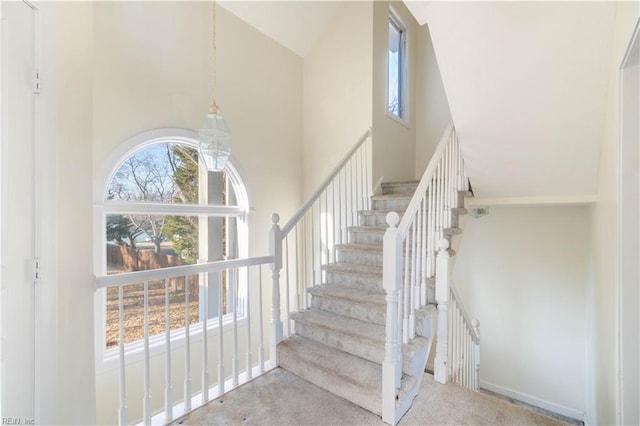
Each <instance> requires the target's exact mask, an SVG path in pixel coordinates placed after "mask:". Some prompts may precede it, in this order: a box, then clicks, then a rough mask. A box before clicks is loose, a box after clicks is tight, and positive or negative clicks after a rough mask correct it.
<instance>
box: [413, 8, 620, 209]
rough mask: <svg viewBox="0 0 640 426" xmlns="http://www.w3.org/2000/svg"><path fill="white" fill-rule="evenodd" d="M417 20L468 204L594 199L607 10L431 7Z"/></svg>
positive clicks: (609, 35) (610, 12)
mask: <svg viewBox="0 0 640 426" xmlns="http://www.w3.org/2000/svg"><path fill="white" fill-rule="evenodd" d="M421 11H422V12H423V13H424V15H423V16H422V17H421V18H423V19H424V18H426V21H427V23H428V25H429V30H430V32H431V37H432V40H433V45H434V49H435V52H436V57H437V60H438V64H439V67H440V71H441V74H442V78H443V82H444V86H445V90H446V94H447V98H448V100H449V106H450V108H451V113H452V115H453V118H454V121H455V124H456V127H457V129H458V132H459V137H460V142H461V147H462V149H463V154H464V156H465V158H466V160H467V165H468V169H469V174H470V177H471V179H472V184H473V186H474V190H475V191H476V196H479V197H487V198H511V197H542V198H544V197H547V198H549V199H553V198H555V199H562V198H567V199H568V198H571V197H573V198H574V199H575V197H579V196H585V198H586V197H588V196H593V195H595V194H596V193H597V182H598V166H599V155H600V143H601V140H602V137H603V130H604V120H605V107H606V103H607V91H608V85H609V84H608V83H609V71H610V68H609V67H610V60H611V44H612V40H613V29H614V21H615V12H616V6H615V4H613V3H605V2H557V3H554V2H482V3H481V2H470V3H449V2H447V3H445V2H431V3H429V4H427V5H426V6H425V7H423V8H422V9H421Z"/></svg>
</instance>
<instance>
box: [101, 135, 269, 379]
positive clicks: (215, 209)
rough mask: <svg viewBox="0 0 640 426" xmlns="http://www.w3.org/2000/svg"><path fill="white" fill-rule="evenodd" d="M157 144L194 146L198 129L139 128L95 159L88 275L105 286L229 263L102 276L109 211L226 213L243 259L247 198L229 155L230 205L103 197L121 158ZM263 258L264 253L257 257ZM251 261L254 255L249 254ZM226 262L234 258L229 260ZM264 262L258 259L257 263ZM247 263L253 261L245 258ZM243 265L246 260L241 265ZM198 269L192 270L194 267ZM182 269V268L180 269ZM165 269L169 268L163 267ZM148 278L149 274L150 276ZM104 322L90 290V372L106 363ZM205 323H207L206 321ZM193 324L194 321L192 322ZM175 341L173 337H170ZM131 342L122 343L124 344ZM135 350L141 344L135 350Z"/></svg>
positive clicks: (247, 235) (246, 239)
mask: <svg viewBox="0 0 640 426" xmlns="http://www.w3.org/2000/svg"><path fill="white" fill-rule="evenodd" d="M162 143H177V144H183V145H187V146H190V147H192V148H195V149H198V134H197V133H196V132H194V131H191V130H188V129H180V128H161V129H154V130H149V131H146V132H142V133H139V134H137V135H134V136H133V137H131V138H129V139H127V140H126V141H125V142H123V143H122V144H120V145H118V146H117V147H116V148H115V149H114V150H113V151H112V152H111V153H110V154H109V155H108V156H107V158H106V159H105V160H104V161H103V162H101V164H100V166H99V168H98V172H97V173H96V175H95V177H94V182H93V189H94V190H93V194H94V200H93V201H94V202H93V204H94V209H93V214H94V220H93V223H94V229H93V232H94V241H95V244H98V245H99V247H94V259H93V266H94V274H95V276H96V277H98V278H97V279H96V285H97V286H98V287H100V286H108V285H109V284H112V283H116V282H120V281H123V280H124V281H126V282H131V279H132V277H146V276H156V275H166V274H167V272H168V270H176V271H178V270H179V271H180V273H187V274H188V271H190V270H191V269H194V268H195V269H198V268H200V269H202V268H205V269H206V268H207V266H211V265H212V264H213V263H226V265H227V266H228V267H229V265H231V264H229V261H226V262H210V263H207V264H200V265H187V266H182V267H176V268H177V269H176V268H163V269H162V270H151V271H138V272H132V273H124V274H119V275H113V276H106V244H105V243H106V241H105V234H104V230H105V227H106V215H107V214H109V213H119V212H129V213H132V212H133V213H151V214H176V215H183V216H186V215H188V216H198V215H205V216H227V217H228V216H232V217H237V218H238V223H237V229H238V249H239V252H238V255H239V257H240V259H239V260H238V261H239V262H244V263H246V262H247V259H246V258H247V257H248V253H249V248H248V245H249V239H250V236H251V234H252V232H251V229H250V228H249V225H250V224H249V211H250V209H249V197H248V194H247V188H246V186H245V184H244V182H243V181H242V178H241V176H240V174H239V173H238V170H237V167H236V165H235V161H234V160H233V159H232V158H230V159H229V161H228V162H227V166H226V167H225V172H226V173H227V177H228V178H229V179H230V181H231V184H232V186H233V188H234V191H235V195H236V201H237V205H236V206H217V205H211V206H209V205H195V204H194V205H184V204H168V203H167V204H162V203H145V202H127V201H112V200H107V199H106V194H107V188H108V187H109V184H110V183H111V180H112V179H113V176H114V174H115V173H116V171H117V170H118V168H119V167H120V165H121V164H122V161H124V160H125V159H126V158H127V157H129V156H130V155H133V154H134V153H136V152H139V151H141V150H143V149H145V148H147V147H149V146H152V145H157V144H162ZM259 259H262V260H264V259H266V258H259ZM252 260H255V259H252ZM231 262H232V263H233V262H234V261H231ZM263 263H264V262H263ZM249 264H250V265H253V263H249ZM242 266H246V265H242ZM180 268H181V269H180ZM200 269H198V271H199V270H200ZM185 271H187V272H185ZM169 272H170V271H169ZM150 279H152V278H150ZM105 322H106V291H104V290H100V291H96V293H95V298H94V331H95V342H94V347H95V364H96V371H101V370H103V369H104V365H105V363H107V362H108V359H107V357H108V354H107V351H106V350H105V347H104V343H105ZM207 324H208V323H207ZM194 327H195V326H194ZM172 335H173V333H172ZM176 342H177V341H176ZM132 344H134V345H135V342H132V343H127V344H126V345H125V347H126V348H127V349H126V350H127V353H128V352H129V349H128V347H129V346H131V345H132ZM140 351H141V349H140Z"/></svg>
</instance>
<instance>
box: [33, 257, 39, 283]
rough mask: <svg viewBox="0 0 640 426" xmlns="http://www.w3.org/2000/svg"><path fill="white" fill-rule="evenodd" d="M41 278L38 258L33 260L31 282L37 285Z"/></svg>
mask: <svg viewBox="0 0 640 426" xmlns="http://www.w3.org/2000/svg"><path fill="white" fill-rule="evenodd" d="M40 278H41V265H40V258H38V257H36V258H35V259H33V280H34V281H35V282H36V283H37V282H39V281H40Z"/></svg>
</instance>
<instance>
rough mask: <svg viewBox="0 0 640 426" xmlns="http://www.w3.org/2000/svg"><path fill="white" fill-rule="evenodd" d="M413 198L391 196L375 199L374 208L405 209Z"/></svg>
mask: <svg viewBox="0 0 640 426" xmlns="http://www.w3.org/2000/svg"><path fill="white" fill-rule="evenodd" d="M410 201H411V200H410V199H408V198H398V199H395V198H391V199H386V200H373V203H372V204H373V207H372V209H373V210H395V211H405V210H406V209H407V207H408V206H409V202H410Z"/></svg>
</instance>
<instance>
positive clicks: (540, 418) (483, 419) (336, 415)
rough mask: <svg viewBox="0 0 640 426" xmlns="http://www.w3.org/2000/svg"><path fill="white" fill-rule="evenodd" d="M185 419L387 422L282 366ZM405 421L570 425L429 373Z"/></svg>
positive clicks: (214, 421) (283, 422) (242, 422)
mask: <svg viewBox="0 0 640 426" xmlns="http://www.w3.org/2000/svg"><path fill="white" fill-rule="evenodd" d="M174 424H183V425H384V424H385V423H383V422H382V420H381V419H380V417H378V416H376V415H374V414H372V413H370V412H369V411H366V410H364V409H362V408H360V407H358V406H356V405H354V404H352V403H350V402H348V401H345V400H344V399H342V398H338V397H336V396H334V395H332V394H330V393H328V392H326V391H325V390H323V389H321V388H319V387H317V386H315V385H313V384H311V383H309V382H306V381H305V380H302V379H300V378H299V377H297V376H295V375H293V374H291V373H289V372H287V371H285V370H283V369H281V368H277V369H275V370H272V371H270V372H269V373H267V374H265V375H264V376H262V377H259V378H257V379H255V380H254V381H252V382H250V383H248V384H246V385H244V386H242V387H240V388H238V389H236V390H233V391H231V392H229V393H228V394H226V395H223V396H222V397H220V398H218V399H215V400H213V401H211V402H210V403H208V404H207V405H205V406H204V407H202V408H200V409H198V410H196V411H194V412H193V413H191V414H189V415H187V416H185V417H183V418H181V419H178V420H177V421H176V422H175V423H174ZM400 424H401V425H564V424H566V423H563V422H561V421H559V420H556V419H553V418H551V417H547V416H544V415H542V414H539V413H536V412H535V411H533V410H530V409H528V408H524V407H519V406H516V405H514V404H510V403H509V402H506V401H503V400H500V399H497V398H494V397H492V396H490V395H485V394H481V393H477V392H471V391H469V390H467V389H463V388H461V387H459V386H456V385H452V384H449V385H440V384H438V383H435V382H434V381H433V377H432V376H431V375H428V374H425V375H424V378H423V380H422V389H421V392H420V394H419V395H418V397H417V398H416V400H415V401H414V403H413V407H412V409H411V410H410V411H409V412H408V413H407V414H406V415H405V416H404V418H402V420H401V421H400Z"/></svg>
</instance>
